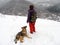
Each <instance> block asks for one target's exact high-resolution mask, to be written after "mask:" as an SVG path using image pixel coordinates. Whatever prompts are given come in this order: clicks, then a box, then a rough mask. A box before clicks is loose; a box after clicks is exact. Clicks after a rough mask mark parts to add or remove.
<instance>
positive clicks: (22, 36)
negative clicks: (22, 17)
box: [14, 26, 31, 44]
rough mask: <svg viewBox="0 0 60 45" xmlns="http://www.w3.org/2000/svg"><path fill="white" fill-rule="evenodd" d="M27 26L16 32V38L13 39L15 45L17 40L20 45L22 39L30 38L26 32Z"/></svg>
mask: <svg viewBox="0 0 60 45" xmlns="http://www.w3.org/2000/svg"><path fill="white" fill-rule="evenodd" d="M26 28H27V26H24V27H22V31H20V32H18V33H17V35H16V37H15V40H14V41H15V44H16V43H17V41H18V40H19V41H20V42H21V43H23V40H24V37H27V38H31V37H29V36H28V35H27V31H26Z"/></svg>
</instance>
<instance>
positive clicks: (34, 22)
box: [33, 22, 35, 32]
mask: <svg viewBox="0 0 60 45" xmlns="http://www.w3.org/2000/svg"><path fill="white" fill-rule="evenodd" d="M33 32H35V22H34V23H33Z"/></svg>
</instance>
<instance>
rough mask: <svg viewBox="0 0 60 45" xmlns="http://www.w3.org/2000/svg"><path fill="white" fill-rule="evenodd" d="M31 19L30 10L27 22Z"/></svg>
mask: <svg viewBox="0 0 60 45" xmlns="http://www.w3.org/2000/svg"><path fill="white" fill-rule="evenodd" d="M29 21H30V12H29V11H28V17H27V22H29Z"/></svg>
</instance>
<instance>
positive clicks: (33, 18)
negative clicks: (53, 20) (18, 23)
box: [27, 5, 37, 34]
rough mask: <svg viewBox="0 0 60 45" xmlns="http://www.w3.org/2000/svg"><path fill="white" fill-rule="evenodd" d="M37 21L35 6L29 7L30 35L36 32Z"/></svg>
mask: <svg viewBox="0 0 60 45" xmlns="http://www.w3.org/2000/svg"><path fill="white" fill-rule="evenodd" d="M36 19H37V13H36V11H35V9H34V5H30V6H29V10H28V18H27V23H29V27H30V33H31V34H33V32H36V31H35V22H36Z"/></svg>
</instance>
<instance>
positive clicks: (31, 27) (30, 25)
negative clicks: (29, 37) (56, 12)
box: [29, 23, 33, 33]
mask: <svg viewBox="0 0 60 45" xmlns="http://www.w3.org/2000/svg"><path fill="white" fill-rule="evenodd" d="M29 27H30V33H33V24H32V23H29Z"/></svg>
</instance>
